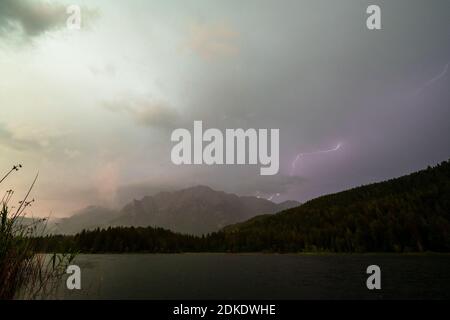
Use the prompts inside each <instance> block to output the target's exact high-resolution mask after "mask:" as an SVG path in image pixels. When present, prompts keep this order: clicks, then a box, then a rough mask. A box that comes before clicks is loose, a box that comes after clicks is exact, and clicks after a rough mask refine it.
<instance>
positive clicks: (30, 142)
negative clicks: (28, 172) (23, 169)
mask: <svg viewBox="0 0 450 320" xmlns="http://www.w3.org/2000/svg"><path fill="white" fill-rule="evenodd" d="M43 144H45V143H44V142H43V141H40V140H39V139H32V138H23V137H22V138H20V137H17V136H16V135H15V134H14V132H13V131H12V130H10V129H9V128H7V127H5V126H4V125H2V124H0V147H7V148H9V149H14V150H19V151H23V150H36V149H41V148H42V147H43Z"/></svg>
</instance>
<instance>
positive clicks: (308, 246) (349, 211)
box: [36, 161, 450, 253]
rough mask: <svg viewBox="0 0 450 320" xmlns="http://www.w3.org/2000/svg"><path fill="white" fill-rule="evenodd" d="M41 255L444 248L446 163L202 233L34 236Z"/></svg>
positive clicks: (449, 172)
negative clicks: (61, 253)
mask: <svg viewBox="0 0 450 320" xmlns="http://www.w3.org/2000/svg"><path fill="white" fill-rule="evenodd" d="M36 241H38V244H39V246H40V248H42V250H43V251H62V252H63V251H67V250H69V249H74V248H75V249H77V250H79V251H81V252H92V253H98V252H201V251H208V252H255V251H266V252H302V251H331V252H410V251H439V252H448V251H450V162H449V161H446V162H443V163H441V164H440V165H437V166H435V167H433V168H432V167H428V169H426V170H422V171H419V172H417V173H413V174H410V175H407V176H403V177H400V178H396V179H392V180H388V181H385V182H381V183H374V184H371V185H367V186H362V187H358V188H354V189H351V190H347V191H344V192H339V193H336V194H331V195H327V196H323V197H320V198H317V199H314V200H311V201H309V202H307V203H305V204H303V205H301V206H299V207H297V208H292V209H289V210H285V211H283V212H280V213H278V214H275V215H269V216H265V217H261V218H260V219H253V220H250V221H248V222H244V223H240V224H238V225H235V226H231V227H228V228H225V229H224V230H223V231H220V232H216V233H212V234H209V235H205V236H201V237H198V236H190V235H183V234H177V233H173V232H171V231H169V230H164V229H161V228H152V227H147V228H133V227H131V228H123V227H118V228H108V229H104V230H100V229H96V230H93V231H83V232H81V233H79V234H77V235H75V236H56V235H55V236H47V237H42V238H38V239H36Z"/></svg>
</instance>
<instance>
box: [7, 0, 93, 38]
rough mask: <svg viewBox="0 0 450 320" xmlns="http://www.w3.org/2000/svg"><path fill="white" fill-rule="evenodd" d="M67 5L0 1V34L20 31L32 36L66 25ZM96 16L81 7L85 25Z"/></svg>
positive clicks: (9, 0)
mask: <svg viewBox="0 0 450 320" xmlns="http://www.w3.org/2000/svg"><path fill="white" fill-rule="evenodd" d="M66 10H67V5H64V4H61V3H58V2H44V1H31V0H1V1H0V36H1V35H2V34H3V35H8V34H10V33H11V32H16V31H20V32H21V35H22V36H24V37H28V38H33V37H36V36H39V35H41V34H44V33H45V32H47V31H52V30H57V29H61V28H64V27H65V26H66V20H67V18H68V17H69V15H68V13H67V12H66ZM96 16H97V12H96V11H95V10H92V9H87V8H83V9H82V23H83V24H84V25H85V24H86V23H87V22H89V21H91V20H92V19H93V18H94V17H96Z"/></svg>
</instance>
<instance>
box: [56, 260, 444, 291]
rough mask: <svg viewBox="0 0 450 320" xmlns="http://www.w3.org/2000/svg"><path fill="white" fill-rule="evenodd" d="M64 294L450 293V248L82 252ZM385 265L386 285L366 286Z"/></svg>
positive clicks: (383, 280) (382, 280) (63, 284)
mask: <svg viewBox="0 0 450 320" xmlns="http://www.w3.org/2000/svg"><path fill="white" fill-rule="evenodd" d="M74 264H77V265H78V266H80V268H81V272H82V274H81V282H82V289H81V290H74V291H69V290H68V289H66V288H65V279H63V281H62V282H64V283H62V285H61V288H60V289H59V291H58V293H57V298H59V299H63V298H64V299H419V298H425V299H443V298H446V299H449V298H450V255H379V254H375V255H301V254H292V255H278V254H206V253H203V254H123V255H114V254H96V255H79V256H78V257H77V258H76V260H75V262H74ZM372 264H376V265H379V266H380V268H381V272H382V277H381V285H382V289H381V290H378V291H369V290H368V289H367V288H366V279H367V276H368V275H366V273H365V272H366V268H367V266H369V265H372Z"/></svg>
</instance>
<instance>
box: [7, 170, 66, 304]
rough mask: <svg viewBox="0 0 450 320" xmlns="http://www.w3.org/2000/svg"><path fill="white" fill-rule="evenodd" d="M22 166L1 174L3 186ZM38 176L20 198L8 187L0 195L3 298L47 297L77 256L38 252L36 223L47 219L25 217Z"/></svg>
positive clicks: (39, 223) (38, 233) (43, 222)
mask: <svg viewBox="0 0 450 320" xmlns="http://www.w3.org/2000/svg"><path fill="white" fill-rule="evenodd" d="M20 168H22V165H20V164H19V165H15V166H13V167H12V169H11V170H9V171H8V172H7V173H6V174H5V175H4V176H2V177H0V186H2V183H3V182H4V181H5V180H6V179H7V178H8V177H9V176H10V175H11V174H13V173H15V172H16V171H19V169H20ZM36 179H37V176H36V178H35V179H34V181H33V183H32V184H31V186H30V188H29V189H28V192H27V193H26V194H25V196H24V197H23V198H21V200H20V201H17V202H16V201H15V200H14V191H13V190H12V189H9V190H6V191H5V193H4V194H3V196H2V198H0V300H5V299H14V298H26V299H34V298H44V297H46V296H47V295H48V294H50V293H51V292H52V291H53V290H54V289H55V287H56V284H57V280H58V279H60V278H61V277H62V275H63V274H64V272H65V266H66V265H67V264H68V263H70V261H72V259H73V258H74V255H73V254H67V253H62V254H53V255H52V256H44V255H42V254H39V250H38V249H39V248H38V247H37V246H36V245H37V243H36V241H34V238H35V237H37V236H39V235H42V233H41V231H39V228H38V227H37V226H38V225H40V226H42V225H43V224H45V219H31V218H27V217H26V213H27V212H26V211H27V209H29V207H30V206H31V204H32V203H33V202H34V199H29V198H30V192H31V190H32V189H33V186H34V183H35V182H36ZM13 204H16V206H14V205H13ZM61 252H64V251H61Z"/></svg>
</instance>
